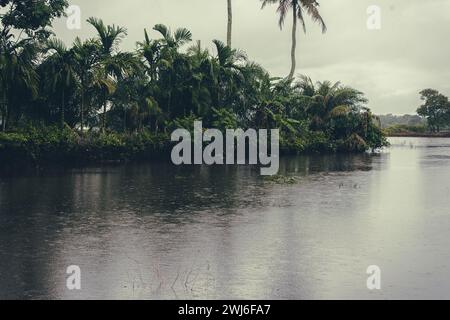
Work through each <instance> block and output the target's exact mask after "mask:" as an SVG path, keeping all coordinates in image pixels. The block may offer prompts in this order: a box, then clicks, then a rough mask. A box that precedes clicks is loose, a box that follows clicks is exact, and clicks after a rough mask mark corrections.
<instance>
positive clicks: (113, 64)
mask: <svg viewBox="0 0 450 320" xmlns="http://www.w3.org/2000/svg"><path fill="white" fill-rule="evenodd" d="M87 22H88V23H89V24H90V25H92V26H93V27H94V28H95V29H96V30H97V33H98V41H99V42H100V44H101V45H100V61H99V62H98V64H97V65H96V67H95V72H94V74H95V83H96V87H97V88H99V89H100V91H101V93H100V95H101V96H102V97H101V100H102V105H103V114H102V131H103V132H104V131H105V130H106V113H107V104H108V96H109V95H110V94H111V93H113V92H114V91H115V90H114V84H113V83H114V77H115V76H120V74H122V72H123V71H124V67H127V63H126V61H125V59H122V58H128V57H129V56H128V55H127V54H120V53H117V50H118V47H119V44H120V43H121V42H122V39H123V38H124V37H125V36H126V35H127V30H126V29H125V28H122V27H119V26H115V25H112V26H110V25H108V26H107V25H105V24H104V22H103V21H102V20H101V19H97V18H93V17H91V18H89V19H88V20H87ZM125 56H126V57H125Z"/></svg>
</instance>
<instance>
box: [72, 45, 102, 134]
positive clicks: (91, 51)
mask: <svg viewBox="0 0 450 320" xmlns="http://www.w3.org/2000/svg"><path fill="white" fill-rule="evenodd" d="M99 47H100V44H99V42H98V41H96V40H93V39H90V40H87V41H84V42H82V41H81V40H80V38H78V37H77V38H76V39H75V42H74V44H73V52H74V58H75V59H74V60H75V72H76V74H77V76H78V80H79V83H80V98H81V103H80V128H81V133H83V131H84V124H85V121H84V114H85V112H86V94H87V91H88V89H89V87H90V86H91V85H92V82H93V80H94V79H93V67H94V66H95V64H96V63H97V62H98V59H99V57H98V51H99Z"/></svg>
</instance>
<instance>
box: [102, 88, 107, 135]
mask: <svg viewBox="0 0 450 320" xmlns="http://www.w3.org/2000/svg"><path fill="white" fill-rule="evenodd" d="M105 130H106V93H105V94H104V96H103V114H102V132H103V133H105Z"/></svg>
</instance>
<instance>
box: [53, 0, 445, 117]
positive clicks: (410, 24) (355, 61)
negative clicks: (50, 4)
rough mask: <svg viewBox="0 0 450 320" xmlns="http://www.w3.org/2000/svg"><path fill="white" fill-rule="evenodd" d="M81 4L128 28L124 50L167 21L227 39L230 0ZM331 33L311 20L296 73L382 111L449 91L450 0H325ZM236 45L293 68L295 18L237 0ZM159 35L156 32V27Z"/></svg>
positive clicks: (61, 25)
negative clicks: (372, 22) (345, 89)
mask: <svg viewBox="0 0 450 320" xmlns="http://www.w3.org/2000/svg"><path fill="white" fill-rule="evenodd" d="M69 2H70V3H71V4H74V5H78V6H80V8H81V10H82V11H81V13H82V19H83V21H85V20H86V19H87V18H88V17H90V16H95V17H99V18H102V19H103V20H104V21H105V23H108V24H113V23H115V24H119V25H121V26H125V27H127V28H128V34H129V35H128V37H127V38H126V39H125V40H124V42H123V45H122V49H124V50H131V49H133V48H135V43H136V41H140V40H141V39H142V38H143V29H144V28H147V29H149V30H150V29H151V28H152V27H153V26H154V25H155V24H157V23H164V24H166V25H168V26H170V27H172V28H173V29H175V28H177V27H186V28H188V29H190V30H191V31H192V33H193V38H194V39H195V40H201V41H202V44H204V45H208V46H210V43H211V40H213V39H220V40H223V41H225V39H226V22H227V10H226V2H227V1H226V0H128V1H118V0H97V1H91V0H69ZM319 2H320V4H321V9H320V10H321V13H322V16H323V17H324V19H325V21H326V23H327V26H328V32H327V33H326V34H325V35H322V33H321V32H320V29H319V28H318V26H317V25H314V24H313V23H312V22H310V21H309V20H307V29H308V30H307V34H306V35H305V34H303V33H299V37H298V51H297V60H298V65H297V73H299V74H300V73H301V74H306V75H308V76H310V77H311V78H312V79H313V80H314V81H318V80H332V81H342V82H343V83H344V84H346V85H350V86H352V87H355V88H357V89H359V90H361V91H363V92H364V93H366V95H367V97H368V98H369V100H370V102H369V107H371V108H372V110H374V112H376V113H379V114H381V113H394V114H404V113H413V112H415V110H416V108H417V107H418V106H419V104H420V100H419V94H418V93H419V91H420V90H421V89H424V88H429V87H431V88H436V89H438V90H440V91H442V92H443V93H444V94H446V95H450V61H449V60H450V41H449V40H450V37H449V36H450V0H426V1H424V0H357V1H356V0H320V1H319ZM233 4H234V8H233V9H234V28H233V46H234V47H237V48H240V49H243V50H245V51H246V52H247V54H248V56H249V57H250V58H251V59H252V60H255V61H257V62H259V63H260V64H261V65H262V66H264V67H265V68H266V69H267V70H269V71H270V72H271V73H272V74H273V75H276V76H286V75H287V74H288V73H289V68H290V45H291V22H290V21H289V20H288V22H287V23H286V25H285V28H284V29H283V30H280V29H279V27H278V17H277V14H276V12H275V10H276V6H271V7H267V8H266V9H264V10H260V8H261V2H260V0H233ZM370 5H378V6H379V7H380V8H381V10H382V11H381V30H369V29H368V28H367V19H368V17H369V16H368V14H367V8H368V7H369V6H370ZM54 27H55V31H56V33H57V35H58V37H60V38H62V39H63V40H65V41H66V42H70V41H72V40H73V38H75V37H76V36H81V37H82V38H86V37H90V36H93V35H94V30H93V29H92V27H90V26H88V25H87V24H86V23H83V24H82V28H81V30H69V29H67V27H66V24H65V21H57V22H56V23H55V24H54ZM151 35H152V36H153V37H157V34H156V33H154V32H152V33H151Z"/></svg>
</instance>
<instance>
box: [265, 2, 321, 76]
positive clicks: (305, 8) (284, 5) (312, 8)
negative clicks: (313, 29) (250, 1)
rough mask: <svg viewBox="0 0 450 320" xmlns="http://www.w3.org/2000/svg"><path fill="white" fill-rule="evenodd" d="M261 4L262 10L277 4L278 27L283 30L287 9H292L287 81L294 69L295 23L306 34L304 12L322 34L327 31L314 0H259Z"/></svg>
mask: <svg viewBox="0 0 450 320" xmlns="http://www.w3.org/2000/svg"><path fill="white" fill-rule="evenodd" d="M261 1H262V2H263V4H262V8H264V7H265V6H266V5H268V4H273V3H278V4H279V5H278V9H277V12H278V13H279V15H280V20H279V25H280V28H281V29H283V26H284V20H285V19H286V15H287V14H288V11H289V9H292V18H293V20H292V49H291V71H290V72H289V75H288V79H292V78H294V74H295V69H296V53H295V52H296V49H297V22H298V21H300V23H301V24H302V27H303V31H304V32H306V25H305V19H304V12H306V13H307V14H308V15H309V16H310V17H311V19H312V20H313V21H314V22H317V23H318V24H319V25H320V26H321V27H322V32H323V33H325V32H326V31H327V27H326V25H325V22H324V20H323V19H322V16H321V15H320V13H319V10H318V7H319V3H318V2H317V1H316V0H261Z"/></svg>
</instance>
